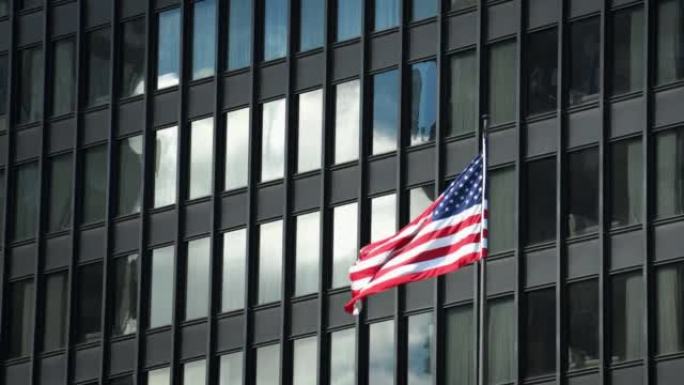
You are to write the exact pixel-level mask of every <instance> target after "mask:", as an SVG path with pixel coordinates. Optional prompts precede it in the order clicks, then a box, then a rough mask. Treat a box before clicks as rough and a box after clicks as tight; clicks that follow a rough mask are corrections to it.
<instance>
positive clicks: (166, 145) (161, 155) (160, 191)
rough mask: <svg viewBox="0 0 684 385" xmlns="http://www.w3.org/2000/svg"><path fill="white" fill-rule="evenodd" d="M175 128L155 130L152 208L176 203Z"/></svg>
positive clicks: (176, 138)
mask: <svg viewBox="0 0 684 385" xmlns="http://www.w3.org/2000/svg"><path fill="white" fill-rule="evenodd" d="M177 130H178V128H177V127H169V128H164V129H161V130H157V132H156V136H157V141H156V148H155V157H154V207H162V206H166V205H170V204H174V203H176V178H177V175H176V167H177V166H176V165H177V163H176V162H177V161H176V157H177V155H178V154H177V151H178V134H177Z"/></svg>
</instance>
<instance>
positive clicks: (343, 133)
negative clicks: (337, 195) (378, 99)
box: [335, 80, 361, 163]
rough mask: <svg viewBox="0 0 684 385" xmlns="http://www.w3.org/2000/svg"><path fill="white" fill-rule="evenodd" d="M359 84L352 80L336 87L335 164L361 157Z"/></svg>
mask: <svg viewBox="0 0 684 385" xmlns="http://www.w3.org/2000/svg"><path fill="white" fill-rule="evenodd" d="M359 84H360V83H359V81H358V80H352V81H350V82H346V83H342V84H338V85H337V86H336V87H335V163H344V162H347V161H350V160H355V159H357V158H358V157H359V133H360V128H359V119H360V116H361V115H360V88H359Z"/></svg>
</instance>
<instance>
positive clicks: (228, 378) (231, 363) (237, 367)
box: [219, 352, 243, 385]
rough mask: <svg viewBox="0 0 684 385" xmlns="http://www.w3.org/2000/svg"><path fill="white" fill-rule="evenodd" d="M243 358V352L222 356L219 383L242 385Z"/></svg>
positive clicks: (222, 384)
mask: <svg viewBox="0 0 684 385" xmlns="http://www.w3.org/2000/svg"><path fill="white" fill-rule="evenodd" d="M242 360H243V354H242V352H237V353H231V354H225V355H222V356H221V361H220V365H221V367H220V370H221V374H220V379H219V385H242Z"/></svg>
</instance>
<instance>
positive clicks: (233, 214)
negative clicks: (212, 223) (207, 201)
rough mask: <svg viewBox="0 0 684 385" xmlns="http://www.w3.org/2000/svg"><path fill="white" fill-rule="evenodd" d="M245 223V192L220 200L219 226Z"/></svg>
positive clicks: (227, 226)
mask: <svg viewBox="0 0 684 385" xmlns="http://www.w3.org/2000/svg"><path fill="white" fill-rule="evenodd" d="M245 223H247V194H246V193H239V194H233V195H229V196H227V197H223V199H222V200H221V228H224V229H227V228H231V227H235V226H241V225H244V224H245Z"/></svg>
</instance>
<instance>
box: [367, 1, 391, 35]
mask: <svg viewBox="0 0 684 385" xmlns="http://www.w3.org/2000/svg"><path fill="white" fill-rule="evenodd" d="M400 3H401V2H400V0H375V24H374V26H375V31H381V30H383V29H387V28H392V27H396V26H397V25H399V5H400ZM358 17H360V14H359V16H358Z"/></svg>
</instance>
